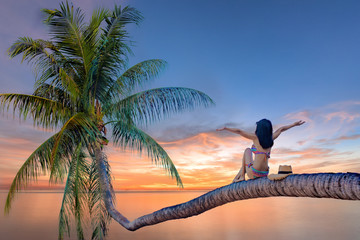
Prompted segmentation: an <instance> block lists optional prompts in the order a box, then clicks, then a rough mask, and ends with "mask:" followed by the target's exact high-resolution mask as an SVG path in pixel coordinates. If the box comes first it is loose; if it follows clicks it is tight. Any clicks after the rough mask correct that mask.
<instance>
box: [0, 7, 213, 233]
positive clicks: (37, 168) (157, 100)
mask: <svg viewBox="0 0 360 240" xmlns="http://www.w3.org/2000/svg"><path fill="white" fill-rule="evenodd" d="M42 11H43V12H44V13H45V14H46V20H45V23H46V24H47V25H48V26H49V31H50V36H51V39H50V40H42V39H33V38H30V37H22V38H19V39H18V40H17V41H16V42H15V43H14V44H13V45H12V46H11V47H10V48H9V55H10V56H11V57H15V56H18V55H22V60H23V61H27V62H28V63H31V64H33V65H34V67H35V69H36V70H37V77H36V81H35V91H34V93H33V94H32V95H26V94H14V93H6V94H0V103H1V107H2V109H5V110H6V109H7V110H9V108H10V107H11V108H13V109H14V113H16V114H18V115H19V116H20V118H24V119H26V118H28V117H30V118H32V119H33V121H34V123H35V124H36V125H38V126H41V127H43V128H47V129H49V128H50V129H52V130H54V131H56V133H55V134H54V135H53V136H51V137H50V138H49V139H47V140H46V141H45V142H43V143H42V144H41V145H40V146H39V147H38V148H37V149H36V150H35V151H34V152H33V153H32V154H31V155H30V156H29V158H28V159H27V160H26V161H25V163H24V164H23V165H22V167H21V168H20V170H19V171H18V173H17V174H16V176H15V178H14V180H13V182H12V184H11V187H10V190H9V193H8V197H7V200H6V205H5V212H9V210H10V207H11V203H12V200H13V198H14V195H15V193H16V192H17V191H19V190H20V189H22V188H23V187H26V185H27V184H28V183H29V182H31V181H33V180H36V178H37V177H38V176H39V175H41V174H49V179H50V182H51V183H57V182H63V181H65V182H66V183H65V189H64V196H63V200H62V205H61V209H60V216H59V239H63V238H64V234H65V233H67V234H68V235H70V220H71V218H70V217H71V216H72V215H73V216H74V218H75V222H76V230H77V236H78V239H84V230H83V221H84V219H85V216H87V215H89V214H90V218H91V226H92V230H93V232H92V239H102V238H104V236H106V232H107V226H108V223H109V221H110V218H111V217H113V218H115V219H119V216H120V217H121V214H120V213H118V212H117V211H116V209H115V208H114V192H113V188H112V184H111V173H110V167H109V164H108V161H107V158H106V154H105V152H104V149H105V147H106V145H107V144H108V142H109V140H108V135H107V132H108V129H109V130H111V131H112V132H111V136H110V137H111V140H113V142H114V143H115V145H117V146H119V147H121V148H127V147H128V148H131V149H134V150H137V151H139V152H140V153H141V152H142V151H146V152H147V154H148V156H149V157H150V158H151V159H152V160H153V161H154V162H155V163H156V164H158V165H160V166H162V167H164V168H165V169H166V171H167V172H168V174H169V175H170V176H171V177H173V178H175V179H176V182H177V184H178V185H179V186H180V187H181V186H182V182H181V179H180V176H179V174H178V172H177V170H176V168H175V166H174V164H173V162H172V161H171V159H170V157H169V156H168V154H167V153H166V151H165V150H164V149H163V148H162V147H161V146H160V145H159V144H158V143H157V142H156V141H155V140H154V139H153V138H151V137H150V136H149V135H148V134H146V133H145V132H144V131H143V130H141V129H140V128H139V126H142V125H147V124H150V123H152V122H154V121H157V120H160V119H162V118H163V117H166V116H168V115H169V114H170V113H174V112H175V113H176V112H181V111H183V110H186V109H193V108H195V107H198V106H205V107H206V106H209V105H211V104H213V101H212V100H211V99H210V98H209V97H208V96H207V95H206V94H204V93H202V92H199V91H197V90H194V89H188V88H177V87H171V88H157V89H150V90H146V91H141V92H136V93H135V90H136V89H139V88H141V87H143V85H144V83H146V82H148V81H149V80H151V79H153V78H155V77H157V76H158V74H159V73H160V72H161V70H163V69H164V67H165V65H166V62H165V61H163V60H159V59H152V60H147V61H143V62H140V63H138V64H136V65H134V66H132V67H128V66H127V64H128V56H129V55H130V54H131V50H130V48H129V46H128V42H129V39H128V33H127V31H126V29H125V27H126V25H127V24H131V23H135V24H139V23H140V21H141V20H142V19H143V18H142V15H141V14H140V12H139V11H137V10H136V9H134V8H131V7H124V8H121V7H118V6H115V8H114V10H112V11H109V10H106V9H98V10H96V11H94V13H93V15H92V16H91V18H90V20H89V23H87V24H86V23H85V21H84V14H83V12H82V11H81V9H80V8H76V9H75V8H74V7H73V6H72V5H71V4H69V3H68V2H65V3H61V4H60V9H59V10H58V9H55V10H50V9H43V10H42ZM65 178H66V180H65Z"/></svg>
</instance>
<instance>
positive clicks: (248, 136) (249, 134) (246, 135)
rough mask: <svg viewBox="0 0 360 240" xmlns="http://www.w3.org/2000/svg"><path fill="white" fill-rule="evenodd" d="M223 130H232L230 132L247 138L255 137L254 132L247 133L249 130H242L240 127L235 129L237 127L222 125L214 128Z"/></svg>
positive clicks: (252, 138)
mask: <svg viewBox="0 0 360 240" xmlns="http://www.w3.org/2000/svg"><path fill="white" fill-rule="evenodd" d="M223 130H226V131H229V132H232V133H236V134H240V135H241V136H243V137H244V138H247V139H250V140H254V139H255V138H256V135H255V133H249V132H246V131H243V130H241V129H237V128H228V127H223V128H219V129H216V131H223Z"/></svg>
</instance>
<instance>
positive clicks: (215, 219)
mask: <svg viewBox="0 0 360 240" xmlns="http://www.w3.org/2000/svg"><path fill="white" fill-rule="evenodd" d="M204 193H206V192H204V191H174V192H168V191H157V192H141V191H124V192H117V193H116V202H117V209H118V210H119V211H120V212H121V213H122V214H123V215H124V216H126V217H127V218H128V219H129V220H133V219H135V218H137V217H140V216H142V215H145V214H148V213H151V212H154V211H156V210H159V209H161V208H164V207H167V206H171V205H175V204H179V203H182V202H186V201H188V200H191V199H193V198H195V197H198V196H200V195H202V194H204ZM6 195H7V193H6V192H5V191H2V192H0V206H1V208H2V209H3V207H4V204H5V200H6ZM62 196H63V194H62V193H61V192H51V191H28V192H21V193H19V194H18V195H17V197H16V199H15V201H14V203H13V206H12V209H11V212H10V215H8V216H4V214H3V213H2V214H1V216H0V239H2V240H8V239H9V240H11V239H27V240H31V239H57V234H58V216H59V209H60V206H61V200H62ZM359 219H360V201H346V200H335V199H311V198H287V197H273V198H263V199H249V200H242V201H236V202H232V203H228V204H225V205H223V206H219V207H217V208H214V209H211V210H209V211H207V212H204V213H202V214H200V215H198V216H194V217H190V218H186V219H180V220H171V221H167V222H163V223H160V224H157V225H153V226H147V227H144V228H141V229H138V230H137V231H135V232H130V231H127V230H126V229H124V228H122V227H121V226H120V225H119V224H118V223H116V222H115V221H112V222H111V224H110V227H109V235H108V238H107V239H111V240H112V239H131V240H132V239H134V240H137V239H139V240H140V239H141V240H143V239H154V240H155V239H156V240H162V239H166V240H172V239H173V240H178V239H187V240H191V239H221V240H222V239H229V240H231V239H247V240H248V239H266V240H271V239H274V240H275V239H276V240H281V239H295V240H296V239H299V240H300V239H301V240H302V239H311V240H314V239H315V240H316V239H327V240H328V239H349V240H350V239H351V240H353V239H360V220H359ZM84 227H85V228H87V225H86V223H84ZM86 236H87V238H88V237H89V234H87V235H86ZM70 239H77V237H76V232H75V230H74V227H73V230H72V232H71V237H70Z"/></svg>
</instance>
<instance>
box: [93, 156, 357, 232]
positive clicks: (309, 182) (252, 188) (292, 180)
mask: <svg viewBox="0 0 360 240" xmlns="http://www.w3.org/2000/svg"><path fill="white" fill-rule="evenodd" d="M102 154H103V153H101V152H100V153H99V155H98V156H99V157H100V156H101V155H102ZM101 161H102V158H101V157H100V158H98V162H99V167H100V168H99V170H100V171H104V170H105V168H102V167H101ZM104 176H105V177H104ZM106 176H107V175H106V172H103V173H101V178H102V180H103V181H102V184H103V185H104V189H105V192H104V197H105V198H106V207H107V209H108V211H109V213H110V215H111V216H112V218H114V219H115V220H116V221H117V222H119V223H120V224H121V225H122V226H123V227H124V228H126V229H128V230H130V231H135V230H137V229H139V228H142V227H145V226H149V225H154V224H158V223H161V222H164V221H168V220H174V219H180V218H188V217H191V216H195V215H199V214H201V213H203V212H205V211H208V210H210V209H212V208H215V207H218V206H221V205H223V204H226V203H230V202H234V201H238V200H243V199H251V198H265V197H276V196H287V197H311V198H335V199H342V200H360V174H359V173H316V174H293V175H290V176H288V177H287V178H285V179H283V180H280V181H272V180H269V179H268V178H258V179H254V180H248V181H242V182H237V183H232V184H229V185H226V186H223V187H220V188H217V189H215V190H213V191H210V192H208V193H206V194H204V195H201V196H199V197H197V198H195V199H193V200H190V201H188V202H185V203H182V204H178V205H174V206H170V207H166V208H163V209H160V210H158V211H156V212H153V213H151V214H147V215H144V216H142V217H139V218H137V219H135V220H133V221H132V222H130V221H129V220H128V219H126V218H125V217H124V216H123V215H121V214H120V213H119V212H118V211H117V210H116V209H115V207H114V205H113V204H112V199H111V194H110V189H109V182H108V180H107V177H106ZM106 185H107V186H106ZM107 191H109V193H107Z"/></svg>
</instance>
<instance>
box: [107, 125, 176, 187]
mask: <svg viewBox="0 0 360 240" xmlns="http://www.w3.org/2000/svg"><path fill="white" fill-rule="evenodd" d="M112 125H113V132H112V135H113V138H114V142H115V144H116V145H117V146H120V147H122V148H124V149H125V148H126V147H129V148H131V149H134V150H137V151H138V152H139V153H140V154H141V153H142V151H143V150H146V152H147V154H148V157H149V158H150V159H151V160H152V161H154V162H155V164H157V165H161V166H162V167H163V168H165V169H166V171H167V172H168V173H169V174H170V176H171V177H175V178H176V182H177V184H178V186H180V187H183V184H182V181H181V178H180V175H179V173H178V171H177V170H176V167H175V165H174V163H173V162H172V160H171V159H170V157H169V155H168V154H167V153H166V151H165V150H164V149H163V148H162V147H161V146H160V144H158V143H157V142H156V141H155V140H154V139H153V138H151V137H150V136H149V135H148V134H146V133H145V132H143V131H142V130H140V129H138V128H136V127H135V126H134V125H131V124H128V123H126V122H123V121H118V122H116V123H114V124H112Z"/></svg>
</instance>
